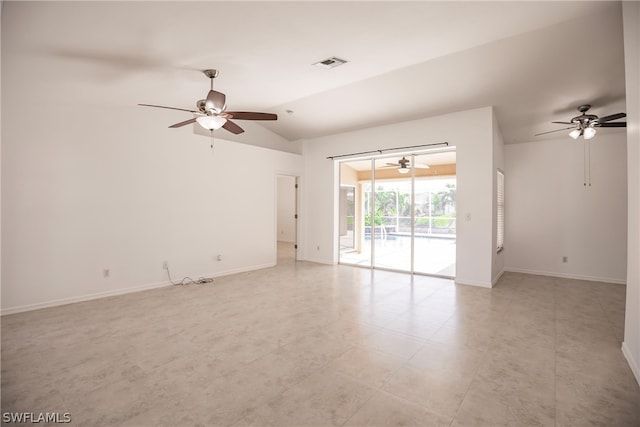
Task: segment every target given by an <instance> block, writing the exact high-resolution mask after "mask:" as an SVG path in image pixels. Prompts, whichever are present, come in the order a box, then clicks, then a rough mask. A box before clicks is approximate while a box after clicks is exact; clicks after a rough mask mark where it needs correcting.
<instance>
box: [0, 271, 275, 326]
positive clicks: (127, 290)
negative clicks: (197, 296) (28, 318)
mask: <svg viewBox="0 0 640 427" xmlns="http://www.w3.org/2000/svg"><path fill="white" fill-rule="evenodd" d="M274 266H275V264H274V263H267V264H259V265H252V266H249V267H241V268H235V269H230V270H224V271H218V272H216V273H212V274H205V275H202V274H200V275H194V277H201V276H207V277H222V276H229V275H231V274H238V273H246V272H249V271H254V270H261V269H263V268H269V267H274ZM165 286H172V285H171V282H169V281H168V280H167V281H163V282H159V283H151V284H146V285H140V286H133V287H130V288H123V289H115V290H112V291H106V292H97V293H93V294H87V295H81V296H77V297H69V298H61V299H56V300H51V301H45V302H40V303H36V304H27V305H21V306H17V307H9V308H3V309H2V310H0V316H6V315H9V314H16V313H22V312H25V311H33V310H40V309H43V308H50V307H58V306H61V305H67V304H74V303H77V302H85V301H91V300H95V299H100V298H107V297H113V296H117V295H125V294H130V293H134V292H141V291H148V290H151V289H158V288H163V287H165Z"/></svg>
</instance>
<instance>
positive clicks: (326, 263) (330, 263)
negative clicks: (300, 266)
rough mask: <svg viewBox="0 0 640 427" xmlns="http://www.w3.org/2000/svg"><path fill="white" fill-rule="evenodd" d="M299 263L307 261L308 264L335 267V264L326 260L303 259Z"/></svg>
mask: <svg viewBox="0 0 640 427" xmlns="http://www.w3.org/2000/svg"><path fill="white" fill-rule="evenodd" d="M301 261H309V262H315V263H316V264H324V265H335V264H336V263H335V262H327V260H326V259H320V258H304V259H301Z"/></svg>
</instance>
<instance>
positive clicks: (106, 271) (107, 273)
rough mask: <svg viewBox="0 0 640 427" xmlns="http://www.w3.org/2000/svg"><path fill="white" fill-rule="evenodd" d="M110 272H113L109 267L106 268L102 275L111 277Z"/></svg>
mask: <svg viewBox="0 0 640 427" xmlns="http://www.w3.org/2000/svg"><path fill="white" fill-rule="evenodd" d="M110 274H111V272H110V271H109V269H108V268H105V269H104V270H102V275H103V276H104V277H109V275H110Z"/></svg>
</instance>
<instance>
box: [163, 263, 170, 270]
mask: <svg viewBox="0 0 640 427" xmlns="http://www.w3.org/2000/svg"><path fill="white" fill-rule="evenodd" d="M162 269H163V270H168V269H169V261H162Z"/></svg>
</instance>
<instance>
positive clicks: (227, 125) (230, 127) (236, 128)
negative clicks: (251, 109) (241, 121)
mask: <svg viewBox="0 0 640 427" xmlns="http://www.w3.org/2000/svg"><path fill="white" fill-rule="evenodd" d="M222 127H223V128H225V129H226V130H228V131H229V132H231V133H234V134H236V135H237V134H239V133H242V132H244V129H242V128H241V127H240V126H238V125H237V124H235V123H233V122H232V121H231V120H229V119H227V122H226V123H225V124H224V125H222Z"/></svg>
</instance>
